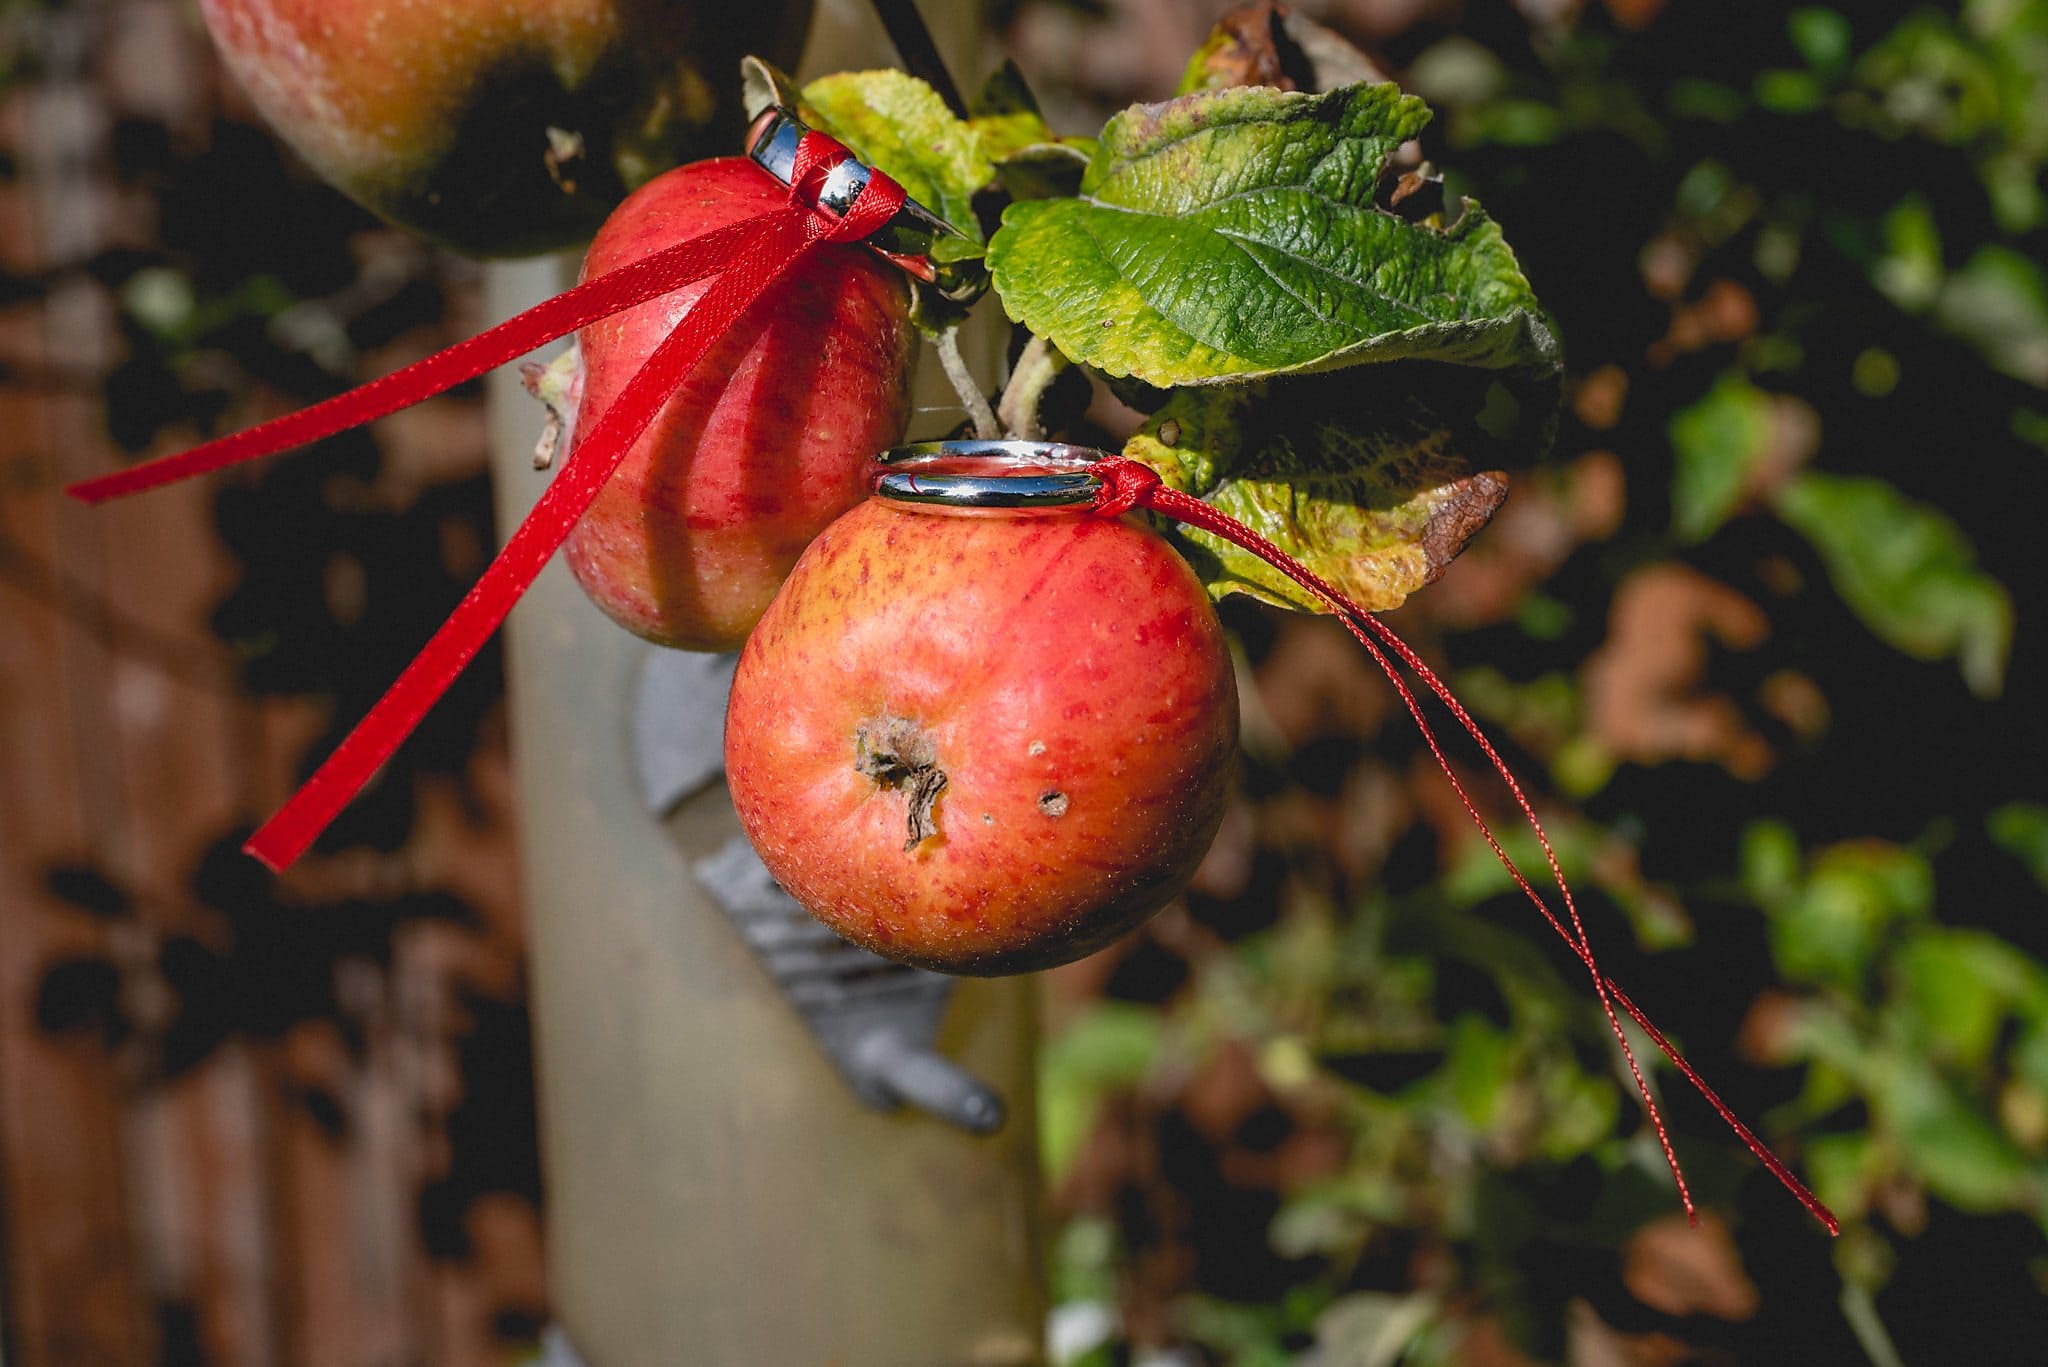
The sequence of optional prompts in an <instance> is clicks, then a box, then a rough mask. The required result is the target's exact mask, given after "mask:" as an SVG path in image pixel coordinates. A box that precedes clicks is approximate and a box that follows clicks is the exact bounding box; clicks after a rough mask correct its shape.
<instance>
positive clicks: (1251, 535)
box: [1093, 456, 1841, 1234]
mask: <svg viewBox="0 0 2048 1367" xmlns="http://www.w3.org/2000/svg"><path fill="white" fill-rule="evenodd" d="M1093 469H1094V472H1095V474H1096V475H1097V477H1098V478H1100V479H1101V481H1102V487H1101V488H1100V490H1099V491H1098V492H1097V494H1096V496H1095V511H1096V512H1097V513H1099V514H1101V515H1103V516H1106V517H1113V516H1119V515H1121V514H1123V513H1126V512H1130V511H1132V510H1133V509H1136V508H1146V509H1149V510H1150V511H1152V512H1155V513H1157V514H1159V515H1160V516H1162V517H1167V518H1171V519H1173V520H1174V521H1176V522H1182V523H1185V524H1187V525H1188V526H1190V527H1195V528H1198V529H1200V530H1202V531H1205V532H1208V533H1210V534H1211V535H1213V536H1218V537H1221V538H1222V539H1224V540H1225V541H1228V542H1230V543H1231V544H1232V545H1234V546H1238V547H1240V548H1242V549H1244V550H1247V551H1250V552H1251V553H1252V554H1253V555H1256V556H1258V557H1259V558H1260V559H1261V560H1263V561H1265V562H1266V563H1267V564H1269V565H1271V566H1273V567H1274V568H1275V569H1277V570H1279V571H1280V572H1281V573H1282V574H1285V575H1286V576H1287V577H1288V578H1289V579H1292V580H1293V581H1294V582H1295V583H1297V584H1299V585H1301V586H1302V587H1303V588H1305V589H1307V590H1308V591H1309V592H1310V593H1311V594H1313V595H1314V596H1315V598H1316V599H1317V601H1319V602H1321V603H1322V604H1323V606H1325V607H1326V608H1328V609H1329V610H1330V611H1331V612H1332V613H1333V614H1335V615H1336V617H1337V620H1338V621H1340V622H1342V623H1343V624H1344V628H1345V630H1347V631H1349V632H1350V633H1351V635H1352V637H1353V638H1354V639H1356V640H1357V641H1358V643H1359V644H1360V645H1362V646H1364V647H1365V650H1366V653H1367V654H1369V655H1371V656H1372V658H1373V662H1374V663H1375V664H1377V665H1378V666H1379V667H1380V670H1381V672H1383V673H1384V674H1385V675H1386V676H1387V680H1388V681H1389V682H1390V683H1392V684H1393V686H1394V691H1395V692H1397V693H1398V694H1400V696H1401V701H1402V703H1403V704H1404V705H1405V706H1406V707H1407V709H1408V714H1409V716H1410V717H1412V718H1413V719H1414V721H1415V725H1416V728H1417V729H1418V730H1420V731H1421V732H1422V738H1423V740H1424V741H1426V742H1427V743H1428V745H1429V751H1430V754H1431V755H1433V756H1434V757H1435V758H1436V762H1437V767H1438V768H1440V769H1442V770H1443V773H1444V777H1445V778H1447V779H1449V780H1450V784H1451V788H1452V790H1453V791H1455V792H1456V793H1457V795H1458V800H1459V801H1460V802H1461V803H1463V804H1464V807H1465V812H1466V814H1467V815H1468V816H1470V817H1471V818H1472V821H1473V824H1475V825H1476V826H1478V828H1479V833H1480V834H1481V835H1482V836H1484V837H1485V839H1486V844H1487V848H1489V849H1491V850H1492V851H1493V854H1494V857H1495V858H1496V859H1498V860H1499V861H1500V863H1501V867H1503V868H1505V869H1506V870H1507V871H1508V874H1509V876H1510V877H1512V878H1513V879H1514V881H1515V883H1516V885H1517V886H1518V887H1520V888H1521V890H1522V892H1523V893H1524V895H1526V896H1527V897H1528V899H1529V900H1530V901H1531V902H1532V903H1534V904H1535V907H1536V910H1537V911H1538V912H1540V913H1541V914H1542V916H1543V919H1544V920H1545V921H1546V922H1548V923H1549V925H1550V928H1551V929H1552V930H1554V931H1556V932H1557V933H1558V935H1559V936H1561V937H1562V938H1563V940H1564V942H1565V943H1566V944H1568V945H1570V946H1571V948H1572V952H1573V953H1574V954H1575V955H1577V957H1578V959H1579V962H1580V963H1582V964H1584V965H1585V966H1586V971H1587V973H1589V974H1590V975H1591V976H1592V979H1593V990H1594V992H1595V994H1597V995H1598V997H1599V998H1600V1008H1601V1010H1602V1011H1603V1012H1605V1013H1606V1016H1607V1023H1608V1026H1609V1027H1610V1028H1611V1029H1612V1030H1613V1032H1614V1038H1615V1040H1616V1041H1617V1042H1618V1043H1619V1044H1620V1045H1621V1054H1622V1058H1623V1059H1624V1060H1626V1061H1627V1064H1628V1070H1629V1074H1630V1076H1631V1077H1633V1078H1634V1079H1635V1084H1636V1091H1637V1093H1638V1094H1639V1095H1640V1096H1641V1097H1642V1099H1643V1108H1644V1111H1645V1112H1646V1113H1647V1114H1648V1116H1649V1119H1650V1126H1651V1128H1652V1129H1654V1130H1655V1131H1656V1133H1657V1143H1658V1145H1659V1146H1660V1147H1661V1148H1662V1149H1663V1151H1664V1161H1665V1163H1666V1164H1667V1165H1668V1166H1669V1167H1670V1169H1671V1176H1672V1180H1673V1181H1674V1182H1676V1183H1677V1185H1678V1196H1679V1200H1680V1201H1681V1202H1682V1203H1683V1204H1684V1206H1685V1213H1686V1217H1687V1219H1689V1220H1690V1221H1692V1222H1693V1223H1695V1224H1697V1223H1698V1221H1699V1216H1698V1213H1697V1212H1696V1211H1695V1210H1694V1209H1693V1201H1692V1193H1691V1191H1690V1190H1689V1189H1688V1188H1687V1186H1686V1182H1685V1173H1684V1171H1683V1170H1682V1169H1681V1168H1680V1167H1679V1164H1678V1155H1677V1153H1676V1152H1675V1151H1674V1150H1673V1149H1672V1147H1671V1136H1670V1135H1669V1134H1668V1133H1667V1132H1666V1130H1665V1127H1664V1116H1663V1113H1662V1111H1661V1110H1660V1109H1659V1107H1658V1105H1657V1099H1656V1097H1655V1096H1653V1095H1652V1094H1651V1092H1650V1084H1649V1082H1648V1080H1646V1079H1645V1078H1644V1076H1643V1070H1642V1067H1641V1065H1639V1064H1638V1063H1637V1061H1636V1055H1635V1050H1634V1049H1633V1048H1632V1047H1631V1046H1630V1044H1629V1042H1628V1033H1627V1032H1626V1031H1625V1030H1623V1029H1622V1026H1621V1020H1620V1016H1619V1015H1618V1014H1617V1013H1616V1010H1615V1008H1616V1007H1617V1006H1619V1007H1620V1009H1621V1011H1622V1012H1625V1013H1626V1014H1627V1015H1628V1017H1629V1019H1631V1020H1633V1021H1634V1022H1635V1023H1636V1024H1637V1025H1638V1026H1640V1027H1642V1030H1643V1032H1644V1033H1645V1034H1647V1035H1648V1036H1649V1037H1650V1039H1651V1041H1652V1042H1653V1043H1655V1044H1656V1046H1657V1048H1658V1049H1659V1050H1661V1051H1662V1052H1663V1054H1664V1056H1665V1057H1666V1058H1668V1059H1670V1060H1671V1063H1672V1066H1673V1067H1675V1068H1677V1069H1678V1071H1679V1072H1681V1073H1683V1074H1684V1075H1685V1079H1686V1081H1688V1082H1690V1083H1691V1084H1692V1085H1693V1086H1694V1087H1695V1088H1696V1089H1698V1091H1699V1093H1700V1095H1701V1096H1703V1097H1705V1098H1706V1100H1707V1104H1709V1105H1710V1106H1712V1107H1713V1108H1714V1110H1715V1112H1716V1113H1718V1114H1719V1115H1720V1117H1721V1118H1722V1119H1723V1120H1724V1121H1726V1122H1727V1123H1728V1126H1729V1128H1731V1129H1732V1130H1734V1132H1735V1135H1736V1137H1737V1138H1739V1139H1740V1140H1741V1141H1742V1142H1743V1144H1744V1145H1745V1146H1746V1147H1747V1148H1748V1149H1749V1151H1750V1152H1751V1153H1753V1154H1755V1155H1756V1157H1757V1159H1758V1161H1759V1162H1761V1163H1762V1164H1763V1165H1764V1166H1765V1167H1766V1168H1768V1169H1769V1170H1770V1173H1771V1175H1772V1176H1773V1177H1775V1178H1777V1179H1778V1181H1779V1182H1780V1183H1782V1184H1783V1185H1784V1187H1785V1189H1786V1190H1787V1191H1789V1192H1791V1193H1792V1195H1793V1196H1794V1197H1795V1198H1796V1199H1797V1200H1798V1201H1799V1203H1800V1204H1801V1205H1803V1206H1805V1207H1806V1209H1807V1210H1808V1211H1809V1212H1810V1213H1811V1214H1812V1215H1813V1217H1814V1218H1815V1219H1817V1220H1819V1221H1820V1222H1821V1224H1822V1225H1824V1226H1826V1228H1827V1231H1828V1233H1830V1234H1840V1233H1841V1224H1840V1222H1839V1221H1837V1220H1836V1219H1835V1216H1834V1214H1833V1212H1831V1211H1830V1210H1829V1209H1828V1208H1827V1207H1826V1206H1825V1205H1823V1204H1822V1203H1821V1201H1820V1198H1818V1197H1817V1196H1815V1195H1814V1194H1813V1193H1812V1192H1811V1191H1810V1190H1808V1189H1807V1187H1806V1184H1805V1183H1803V1182H1801V1181H1800V1180H1799V1179H1798V1178H1797V1177H1796V1176H1794V1175H1793V1173H1792V1171H1791V1169H1790V1168H1788V1167H1786V1166H1785V1164H1784V1163H1783V1162H1782V1161H1781V1160H1780V1159H1779V1158H1778V1156H1777V1155H1776V1154H1774V1153H1772V1152H1771V1150H1770V1148H1769V1147H1768V1146H1767V1145H1765V1143H1764V1142H1763V1141H1762V1140H1761V1139H1758V1138H1757V1137H1756V1135H1755V1134H1754V1133H1753V1132H1752V1131H1751V1130H1750V1128H1749V1127H1748V1126H1747V1125H1744V1124H1743V1123H1742V1121H1741V1120H1739V1119H1737V1118H1736V1115H1735V1112H1734V1111H1733V1110H1731V1109H1730V1108H1729V1106H1728V1104H1727V1103H1726V1102H1724V1101H1722V1100H1721V1098H1720V1096H1719V1095H1718V1094H1716V1093H1715V1091H1714V1089H1713V1088H1712V1087H1709V1086H1708V1085H1707V1082H1706V1079H1705V1078H1702V1077H1701V1076H1700V1075H1699V1073H1698V1072H1697V1071H1696V1070H1695V1069H1694V1068H1693V1066H1692V1065H1691V1064H1690V1063H1688V1062H1686V1060H1685V1056H1684V1055H1683V1054H1681V1053H1680V1052H1679V1051H1678V1047H1677V1046H1676V1045H1674V1044H1672V1042H1671V1041H1670V1040H1669V1039H1668V1038H1667V1037H1666V1036H1665V1035H1664V1032H1663V1031H1661V1030H1659V1029H1658V1028H1657V1027H1656V1025H1654V1024H1653V1023H1652V1022H1651V1020H1650V1018H1649V1016H1648V1015H1647V1014H1645V1013H1644V1011H1643V1010H1642V1008H1641V1007H1639V1006H1637V1005H1636V1004H1635V1002H1634V1000H1633V999H1631V998H1630V997H1629V995H1628V994H1627V993H1626V992H1624V991H1622V990H1621V986H1620V984H1618V983H1616V982H1615V981H1614V980H1613V979H1612V978H1610V977H1608V976H1607V974H1606V972H1605V971H1604V970H1602V969H1601V967H1600V965H1599V962H1598V961H1597V960H1596V959H1595V958H1594V957H1593V942H1592V940H1591V938H1590V937H1589V936H1588V935H1587V934H1586V927H1585V924H1584V923H1583V922H1582V921H1581V920H1580V918H1579V909H1578V905H1577V903H1576V902H1575V901H1574V899H1573V897H1572V890H1571V885H1570V884H1569V883H1568V882H1567V881H1566V880H1565V876H1564V869H1563V867H1562V866H1561V865H1560V864H1559V862H1558V858H1557V852H1556V851H1555V850H1553V849H1552V848H1551V844H1550V837H1549V836H1547V835H1545V834H1544V831H1543V823H1542V822H1541V821H1538V820H1537V819H1536V809H1535V808H1534V807H1533V806H1532V805H1530V802H1529V799H1528V797H1527V796H1526V795H1524V793H1523V792H1522V786H1521V784H1520V783H1518V782H1517V781H1516V780H1515V776H1514V773H1513V771H1512V770H1510V769H1509V768H1508V764H1507V761H1506V760H1504V759H1502V758H1501V756H1500V752H1499V751H1497V750H1496V749H1494V746H1493V742H1492V741H1490V740H1488V739H1487V736H1486V733H1485V732H1484V731H1483V730H1481V729H1480V726H1479V723H1478V722H1476V721H1474V720H1473V719H1472V715H1471V714H1470V713H1469V712H1467V711H1466V710H1465V707H1464V705H1463V704H1462V703H1460V702H1459V701H1458V699H1457V697H1456V695H1454V694H1453V693H1452V692H1451V690H1450V686H1449V685H1447V684H1446V683H1444V681H1443V680H1442V679H1440V678H1438V677H1437V674H1436V672H1435V671H1434V670H1432V669H1431V668H1430V667H1429V665H1428V664H1426V663H1425V662H1424V661H1423V659H1422V657H1421V656H1420V655H1418V654H1417V653H1416V652H1415V651H1414V649H1412V648H1411V647H1410V646H1409V645H1408V643H1407V642H1406V641H1404V640H1402V639H1401V638H1400V636H1398V635H1397V634H1395V632H1394V629H1393V628H1392V627H1390V626H1388V625H1387V624H1386V623H1384V622H1382V621H1381V620H1380V619H1379V618H1378V617H1377V616H1375V615H1374V614H1372V613H1370V612H1367V611H1366V610H1365V609H1364V608H1361V607H1359V606H1358V604H1356V603H1354V602H1352V601H1351V600H1350V599H1349V598H1348V597H1346V596H1345V595H1344V594H1343V593H1341V592H1339V591H1338V590H1337V589H1336V588H1335V587H1334V586H1332V585H1331V584H1330V583H1329V582H1328V581H1327V580H1325V579H1323V578H1322V577H1321V576H1320V575H1318V574H1316V573H1315V571H1313V570H1311V569H1309V568H1308V566H1306V565H1304V564H1302V563H1301V562H1300V561H1299V560H1296V559H1295V558H1294V557H1293V556H1291V555H1289V554H1287V552H1285V551H1283V550H1281V549H1280V548H1279V547H1278V546H1276V545H1274V544H1273V543H1272V542H1271V541H1269V540H1267V539H1266V538H1265V537H1263V536H1261V535H1259V533H1258V532H1256V531H1254V530H1253V529H1252V528H1250V527H1248V526H1246V525H1245V524H1244V523H1242V522H1240V521H1238V520H1237V519H1236V518H1234V517H1231V516H1230V515H1229V514H1228V513H1225V512H1223V511H1221V510H1220V509H1217V508H1212V507H1210V506H1209V505H1208V504H1206V503H1204V502H1202V500H1200V499H1198V498H1196V497H1194V496H1193V495H1191V494H1186V493H1183V492H1181V491H1180V490H1177V489H1169V488H1167V487H1166V486H1165V484H1164V483H1163V482H1162V481H1161V480H1160V477H1159V474H1158V472H1157V471H1155V470H1153V469H1152V468H1151V467H1149V466H1146V465H1142V464H1140V463H1138V462H1137V461H1134V460H1129V459H1126V458H1124V457H1122V456H1111V457H1109V458H1108V459H1106V460H1102V461H1099V462H1097V463H1096V464H1095V466H1094V467H1093ZM1389 653H1391V654H1392V655H1393V656H1394V657H1396V658H1398V659H1399V660H1400V661H1401V663H1402V664H1404V665H1406V666H1407V667H1408V669H1409V670H1410V671H1411V672H1412V673H1413V674H1414V675H1415V677H1416V678H1417V679H1418V680H1420V681H1421V683H1422V684H1423V686H1424V687H1425V688H1426V689H1427V690H1428V691H1429V692H1430V693H1431V694H1432V695H1433V696H1435V697H1436V698H1437V700H1438V701H1440V702H1441V703H1443V705H1444V706H1445V707H1446V708H1448V709H1449V710H1450V713H1451V715H1452V716H1453V717H1455V718H1457V721H1458V724H1459V725H1460V726H1461V727H1463V728H1464V730H1465V733H1466V734H1467V735H1468V736H1470V737H1471V738H1472V740H1473V742H1474V743H1475V744H1476V745H1478V746H1479V748H1480V750H1481V751H1483V752H1484V753H1485V755H1486V758H1487V759H1488V761H1490V762H1491V763H1492V765H1493V769H1494V772H1495V773H1497V774H1499V775H1500V778H1501V781H1502V782H1503V783H1505V784H1506V785H1507V788H1508V791H1509V792H1510V793H1512V794H1513V795H1514V799H1515V804H1516V806H1517V807H1519V808H1520V809H1521V813H1522V815H1523V817H1524V818H1525V819H1526V820H1527V821H1528V823H1529V828H1530V829H1531V830H1532V831H1533V832H1535V835H1536V843H1537V844H1538V845H1539V846H1541V847H1542V850H1543V857H1544V859H1545V860H1546V861H1547V862H1548V863H1549V866H1550V873H1551V877H1552V878H1553V879H1554V880H1555V882H1556V884H1557V889H1558V892H1559V893H1560V894H1561V895H1562V896H1563V898H1564V905H1565V911H1566V913H1567V915H1568V917H1569V919H1570V922H1571V925H1570V927H1569V928H1567V927H1566V925H1565V922H1564V920H1562V919H1560V918H1559V917H1558V914H1557V913H1556V912H1555V911H1553V910H1551V908H1550V904H1549V903H1548V902H1546V901H1544V900H1543V897H1542V896H1541V894H1539V893H1538V892H1537V891H1536V888H1535V886H1534V885H1533V884H1531V883H1530V881H1529V880H1528V878H1527V877H1526V876H1524V875H1523V873H1522V871H1521V869H1520V868H1519V867H1518V866H1517V865H1516V864H1515V861H1514V859H1513V857H1512V856H1510V855H1509V854H1508V852H1507V851H1506V850H1505V849H1504V848H1502V846H1501V843H1500V840H1499V838H1498V837H1496V836H1495V835H1494V833H1493V828H1492V827H1490V826H1489V825H1487V823H1486V818H1485V817H1483V816H1481V815H1480V812H1479V807H1478V805H1477V804H1476V803H1475V802H1474V801H1473V800H1472V797H1471V795H1470V794H1469V793H1467V792H1466V790H1465V785H1464V782H1463V781H1462V780H1460V779H1459V777H1458V774H1457V771H1456V770H1455V769H1454V768H1453V767H1452V766H1451V762H1450V759H1449V758H1448V757H1447V756H1446V755H1445V754H1444V751H1443V746H1442V745H1441V743H1440V742H1439V741H1438V740H1437V735H1436V732H1435V730H1434V729H1433V728H1432V727H1431V726H1430V724H1429V720H1428V718H1427V717H1426V716H1424V715H1423V711H1422V704H1421V703H1420V702H1419V701H1418V700H1417V698H1416V696H1415V693H1414V691H1413V690H1411V689H1410V688H1409V686H1408V683H1407V681H1406V680H1405V679H1403V678H1402V677H1401V674H1400V673H1399V671H1397V670H1396V669H1395V667H1394V662H1393V660H1392V659H1389V658H1388V655H1389Z"/></svg>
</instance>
